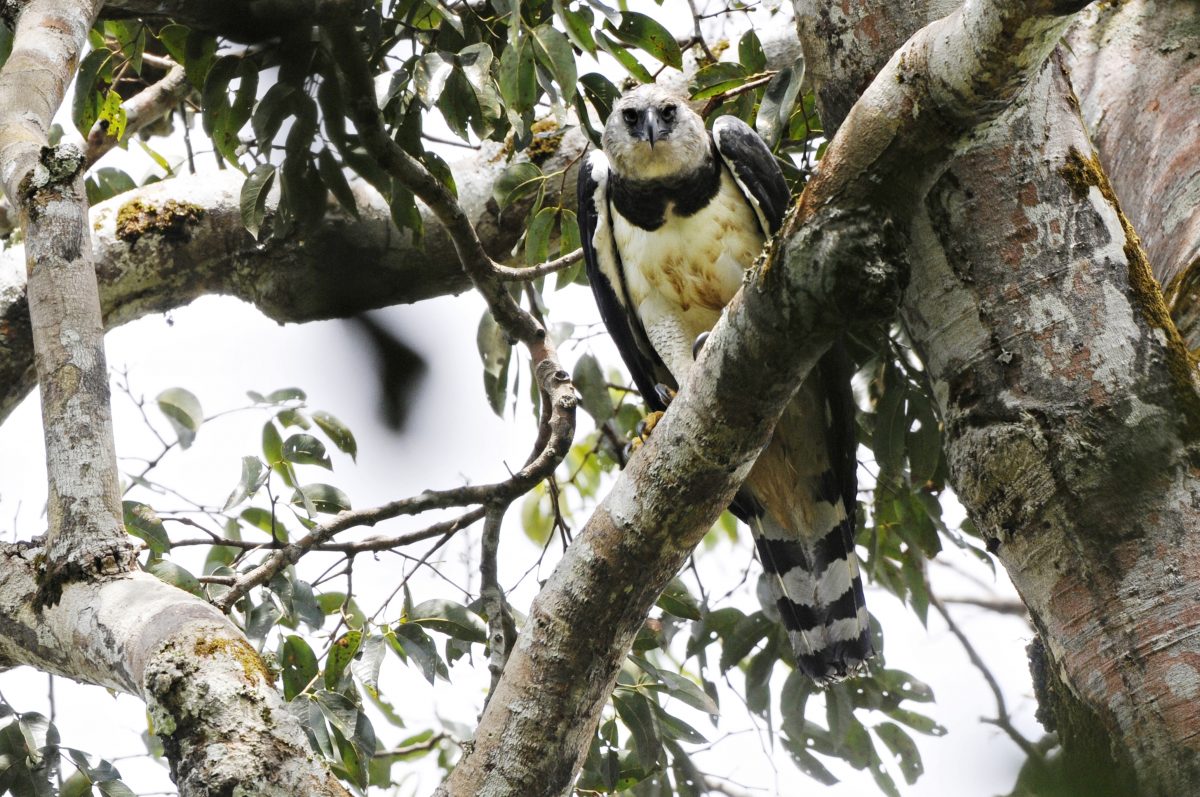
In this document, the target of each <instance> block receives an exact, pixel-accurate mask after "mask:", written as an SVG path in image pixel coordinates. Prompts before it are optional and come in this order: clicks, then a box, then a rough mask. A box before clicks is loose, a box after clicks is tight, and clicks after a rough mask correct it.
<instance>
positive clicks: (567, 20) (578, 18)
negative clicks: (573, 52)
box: [553, 0, 596, 60]
mask: <svg viewBox="0 0 1200 797" xmlns="http://www.w3.org/2000/svg"><path fill="white" fill-rule="evenodd" d="M553 5H554V13H555V14H557V15H558V18H559V19H560V20H561V21H562V24H563V27H564V28H566V30H567V36H568V37H569V38H570V39H571V42H572V43H573V44H574V45H575V46H576V47H578V48H579V49H580V50H582V51H584V52H585V53H587V54H588V55H595V54H596V40H595V38H593V36H592V29H593V28H594V27H595V26H596V17H595V15H594V14H593V13H592V9H590V8H588V7H587V6H586V5H583V4H582V3H581V4H580V7H579V10H578V11H573V10H571V9H570V8H568V7H567V5H566V4H565V3H564V2H563V0H554V4H553ZM572 60H574V58H573V57H572Z"/></svg>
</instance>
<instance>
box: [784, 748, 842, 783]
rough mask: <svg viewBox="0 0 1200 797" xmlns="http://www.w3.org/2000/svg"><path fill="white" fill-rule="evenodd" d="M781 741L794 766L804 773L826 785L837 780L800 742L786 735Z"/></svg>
mask: <svg viewBox="0 0 1200 797" xmlns="http://www.w3.org/2000/svg"><path fill="white" fill-rule="evenodd" d="M782 741H783V746H784V748H785V749H786V750H787V751H788V752H789V753H791V754H792V760H793V761H795V762H796V767H797V768H798V769H799V770H800V771H801V772H803V773H804V774H805V775H808V776H809V777H810V778H812V779H813V780H815V781H817V782H818V783H822V784H824V785H826V786H832V785H833V784H835V783H837V782H838V779H837V778H836V777H834V774H833V773H832V772H830V771H829V770H828V769H827V768H826V766H825V765H824V764H822V763H821V762H820V760H819V759H818V758H817V757H816V756H814V755H813V754H812V753H810V752H808V750H806V749H805V748H804V745H803V744H802V743H801V742H799V741H797V740H795V739H791V738H789V737H786V736H785V737H783V739H782Z"/></svg>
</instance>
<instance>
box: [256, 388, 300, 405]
mask: <svg viewBox="0 0 1200 797" xmlns="http://www.w3.org/2000/svg"><path fill="white" fill-rule="evenodd" d="M307 398H308V394H307V393H305V392H304V391H303V390H301V389H300V388H298V387H281V388H279V389H278V390H272V391H271V392H270V393H268V394H267V396H266V401H267V403H268V404H283V403H285V402H288V401H304V400H305V399H307Z"/></svg>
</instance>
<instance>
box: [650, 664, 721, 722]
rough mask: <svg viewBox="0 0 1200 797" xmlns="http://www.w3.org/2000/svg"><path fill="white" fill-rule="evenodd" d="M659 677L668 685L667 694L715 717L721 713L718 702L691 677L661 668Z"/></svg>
mask: <svg viewBox="0 0 1200 797" xmlns="http://www.w3.org/2000/svg"><path fill="white" fill-rule="evenodd" d="M658 678H659V680H661V681H662V682H663V685H664V686H666V687H667V694H668V695H670V696H671V697H673V698H675V699H676V700H679V701H682V702H684V703H686V704H687V705H689V706H691V707H692V708H694V709H699V710H700V711H703V712H704V713H705V714H708V715H710V716H713V717H715V716H717V715H719V714H720V713H721V709H720V707H718V706H717V702H716V701H715V700H713V699H712V698H711V697H709V696H708V695H707V694H705V692H704V690H703V689H701V688H700V686H699V685H698V684H697V683H696V682H695V681H693V680H692V679H691V678H688V677H687V676H684V675H680V674H679V673H675V672H671V671H670V670H659V671H658Z"/></svg>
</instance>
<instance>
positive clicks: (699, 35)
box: [688, 0, 717, 62]
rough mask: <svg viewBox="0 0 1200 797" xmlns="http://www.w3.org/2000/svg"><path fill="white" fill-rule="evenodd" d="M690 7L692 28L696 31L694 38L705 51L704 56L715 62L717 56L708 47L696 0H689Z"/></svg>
mask: <svg viewBox="0 0 1200 797" xmlns="http://www.w3.org/2000/svg"><path fill="white" fill-rule="evenodd" d="M688 8H689V9H691V11H692V29H693V30H694V31H695V33H694V40H695V42H696V43H697V44H699V45H700V49H701V50H703V51H704V57H705V58H707V59H708V60H709V61H711V62H715V61H716V60H717V57H716V56H715V55H713V51H712V50H710V49H708V42H706V41H705V40H704V32H703V31H701V30H700V11H699V10H698V9H697V8H696V0H688Z"/></svg>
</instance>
